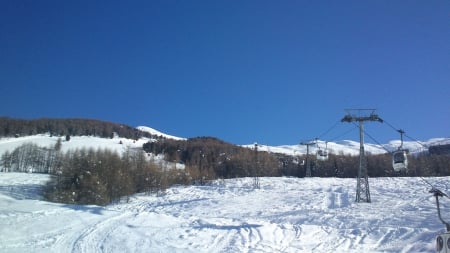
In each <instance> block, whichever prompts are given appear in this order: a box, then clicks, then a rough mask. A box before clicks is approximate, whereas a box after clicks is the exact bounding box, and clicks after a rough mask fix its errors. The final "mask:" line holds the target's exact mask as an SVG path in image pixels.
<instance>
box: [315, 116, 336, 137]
mask: <svg viewBox="0 0 450 253" xmlns="http://www.w3.org/2000/svg"><path fill="white" fill-rule="evenodd" d="M340 123H341V120H338V121H337V122H336V123H335V124H334V125H333V126H331V127H330V128H328V130H327V131H325V132H324V133H323V134H321V135H319V137H318V139H322V137H323V136H325V135H326V134H328V133H329V132H331V130H333V129H334V128H335V127H336V126H337V125H339V124H340Z"/></svg>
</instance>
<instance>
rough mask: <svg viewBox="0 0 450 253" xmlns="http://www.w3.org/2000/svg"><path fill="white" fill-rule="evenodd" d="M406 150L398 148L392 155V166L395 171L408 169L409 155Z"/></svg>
mask: <svg viewBox="0 0 450 253" xmlns="http://www.w3.org/2000/svg"><path fill="white" fill-rule="evenodd" d="M406 154H407V151H406V150H397V151H395V152H394V154H393V155H392V167H393V168H394V170H395V171H402V170H407V169H408V157H407V156H406Z"/></svg>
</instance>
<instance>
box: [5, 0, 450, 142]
mask: <svg viewBox="0 0 450 253" xmlns="http://www.w3.org/2000/svg"><path fill="white" fill-rule="evenodd" d="M449 10H450V2H449V1H444V0H437V1H422V0H420V1H419V0H418V1H414V0H411V1H382V0H376V1H181V0H179V1H170V0H164V1H157V0H155V1H31V0H29V1H16V0H14V1H12V0H6V1H1V2H0V31H1V32H0V92H1V94H2V96H1V99H0V115H2V116H9V117H17V118H27V119H28V118H41V117H51V118H72V117H77V118H95V119H101V120H107V121H112V122H117V123H125V124H128V125H131V126H138V125H146V126H150V127H153V128H155V129H158V130H160V131H162V132H166V133H168V134H172V135H177V136H181V137H195V136H215V137H218V138H220V139H223V140H225V141H228V142H231V143H235V144H248V143H253V142H259V143H264V144H269V145H282V144H296V143H299V142H300V141H303V140H308V139H313V138H316V137H322V139H325V140H335V139H353V140H358V131H357V129H356V128H355V126H354V125H353V124H349V123H339V124H337V122H339V120H340V119H342V118H343V117H344V115H345V114H346V112H345V111H344V109H346V108H375V109H377V113H378V115H379V116H380V117H381V118H383V119H385V120H386V121H387V122H388V123H390V124H391V125H392V126H394V127H395V128H402V129H404V130H405V131H406V133H407V135H408V136H410V137H413V138H415V139H419V140H427V139H429V138H433V137H449V136H450V71H449V68H450V46H449V45H450V29H449V24H450V15H449ZM330 128H331V130H330V131H328V132H327V130H329V129H330ZM351 129H354V130H353V131H351ZM348 131H350V133H349V134H345V135H344V133H346V132H348ZM366 131H367V132H368V133H369V134H370V136H372V137H373V138H374V139H376V141H378V142H382V143H383V142H386V141H388V140H391V139H398V138H399V135H398V134H397V133H396V132H395V131H394V129H392V128H391V127H390V126H388V125H387V124H380V123H375V122H373V123H367V124H366ZM367 142H372V143H373V141H372V140H371V139H367Z"/></svg>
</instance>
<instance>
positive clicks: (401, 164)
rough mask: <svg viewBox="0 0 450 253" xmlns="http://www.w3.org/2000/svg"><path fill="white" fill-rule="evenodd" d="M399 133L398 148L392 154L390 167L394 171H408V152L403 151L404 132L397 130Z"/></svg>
mask: <svg viewBox="0 0 450 253" xmlns="http://www.w3.org/2000/svg"><path fill="white" fill-rule="evenodd" d="M397 131H398V132H399V133H400V141H401V142H400V147H398V150H397V151H395V152H394V153H393V154H392V167H393V169H394V170H395V171H406V170H408V157H407V153H408V150H406V149H403V134H404V133H405V131H403V130H401V129H400V130H397Z"/></svg>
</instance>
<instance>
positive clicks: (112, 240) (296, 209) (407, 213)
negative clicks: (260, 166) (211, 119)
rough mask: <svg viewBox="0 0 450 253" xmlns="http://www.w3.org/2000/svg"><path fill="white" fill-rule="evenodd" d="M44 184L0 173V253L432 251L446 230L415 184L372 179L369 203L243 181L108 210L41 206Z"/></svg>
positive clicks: (302, 186)
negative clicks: (439, 235) (254, 186)
mask: <svg viewBox="0 0 450 253" xmlns="http://www.w3.org/2000/svg"><path fill="white" fill-rule="evenodd" d="M47 179H48V175H42V174H25V173H0V217H1V219H0V252H46V253H47V252H74V253H75V252H187V253H188V252H195V253H197V252H317V253H320V252H327V253H328V252H405V253H406V252H434V248H435V245H434V243H435V238H436V235H437V234H439V233H440V232H443V230H444V226H443V225H442V224H440V222H439V220H438V217H437V212H436V209H435V202H434V198H433V196H432V195H431V194H430V193H428V190H429V188H430V187H429V186H428V185H426V184H425V183H424V182H422V181H421V180H420V179H418V178H372V179H370V184H371V193H372V194H371V195H372V203H370V204H369V203H359V204H358V203H355V202H354V196H355V185H356V182H355V180H354V179H340V178H261V189H256V190H255V189H253V188H252V178H241V179H233V180H225V181H222V182H219V181H218V182H216V183H214V184H212V185H210V186H187V187H174V188H171V189H169V190H167V191H166V192H165V194H163V195H159V196H156V195H134V196H133V197H132V198H131V200H130V202H129V203H121V204H115V205H109V206H106V207H99V206H79V205H68V204H57V203H50V202H46V201H43V200H42V199H41V197H40V187H41V186H42V185H43V184H44V183H45V181H46V180H47ZM449 179H450V178H429V179H428V180H429V181H430V182H431V183H432V184H433V185H435V186H437V187H438V188H439V189H442V190H445V189H448V187H449ZM441 203H442V210H443V215H446V216H445V217H444V218H445V219H447V220H448V218H450V217H449V215H448V213H449V210H450V201H449V199H442V201H441ZM387 207H388V208H387Z"/></svg>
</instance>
